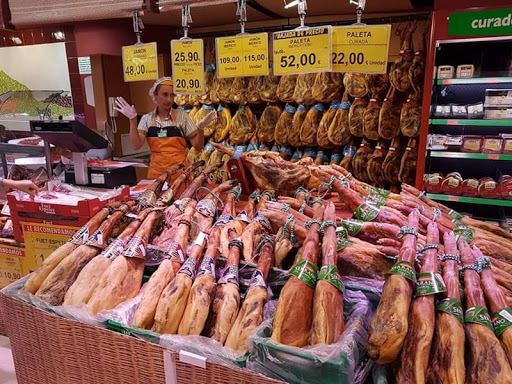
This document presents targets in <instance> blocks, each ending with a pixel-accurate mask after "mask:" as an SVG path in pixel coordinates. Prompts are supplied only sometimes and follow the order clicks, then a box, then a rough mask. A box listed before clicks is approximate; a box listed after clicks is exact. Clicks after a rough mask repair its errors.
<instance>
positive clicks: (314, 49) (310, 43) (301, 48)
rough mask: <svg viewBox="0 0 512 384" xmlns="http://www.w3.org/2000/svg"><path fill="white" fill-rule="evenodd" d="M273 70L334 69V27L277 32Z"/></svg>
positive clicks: (290, 71) (306, 71)
mask: <svg viewBox="0 0 512 384" xmlns="http://www.w3.org/2000/svg"><path fill="white" fill-rule="evenodd" d="M273 41H274V48H273V57H274V74H275V75H292V74H300V73H311V72H330V71H331V27H330V26H326V27H314V28H304V29H295V30H293V31H284V32H274V34H273Z"/></svg>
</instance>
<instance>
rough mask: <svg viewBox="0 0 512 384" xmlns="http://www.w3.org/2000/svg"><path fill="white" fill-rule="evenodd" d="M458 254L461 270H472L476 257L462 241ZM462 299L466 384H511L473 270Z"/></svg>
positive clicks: (466, 273)
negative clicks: (460, 259)
mask: <svg viewBox="0 0 512 384" xmlns="http://www.w3.org/2000/svg"><path fill="white" fill-rule="evenodd" d="M459 250H460V254H461V258H462V264H463V265H464V267H468V266H469V267H471V266H474V265H475V255H474V254H473V252H472V250H471V248H470V247H469V245H468V244H467V243H466V242H465V241H464V240H460V241H459ZM464 295H465V296H466V307H467V308H466V313H465V316H464V320H465V329H466V341H467V349H466V351H467V354H466V362H467V365H466V383H468V384H487V383H493V384H494V383H496V384H505V383H512V370H511V368H510V365H509V362H508V360H507V356H506V355H505V351H504V350H503V348H502V346H501V344H500V342H499V340H498V338H497V337H496V336H495V334H494V329H493V327H492V324H491V318H490V317H489V313H488V312H487V306H486V304H485V299H484V293H483V291H482V288H481V286H480V276H479V275H478V272H476V271H475V270H473V269H468V268H466V269H465V270H464Z"/></svg>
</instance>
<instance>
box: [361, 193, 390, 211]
mask: <svg viewBox="0 0 512 384" xmlns="http://www.w3.org/2000/svg"><path fill="white" fill-rule="evenodd" d="M389 193H390V192H389V191H386V190H384V189H380V188H372V189H370V194H369V195H368V198H367V199H366V201H367V202H368V203H370V204H372V205H375V206H376V207H379V208H380V207H382V206H383V205H386V201H387V199H388V196H389Z"/></svg>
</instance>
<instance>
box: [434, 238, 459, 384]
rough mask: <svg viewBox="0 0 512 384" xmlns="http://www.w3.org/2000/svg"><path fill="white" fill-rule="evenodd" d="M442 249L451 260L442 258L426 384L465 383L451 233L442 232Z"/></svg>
mask: <svg viewBox="0 0 512 384" xmlns="http://www.w3.org/2000/svg"><path fill="white" fill-rule="evenodd" d="M444 248H445V252H446V254H448V257H450V258H449V259H448V258H445V260H444V266H443V279H444V282H445V284H446V289H447V291H446V294H445V295H444V299H443V300H442V301H441V302H440V303H439V305H438V306H437V314H436V326H435V337H434V345H433V346H432V348H433V349H432V351H433V352H432V357H433V361H432V364H431V368H432V369H431V371H430V374H431V375H429V376H430V377H431V379H430V380H429V382H432V383H453V384H464V374H465V368H464V341H465V340H464V316H463V313H462V305H461V300H460V299H461V298H460V289H459V286H460V283H459V268H458V263H457V260H456V259H457V258H458V256H457V254H458V253H457V245H456V242H455V234H454V233H453V232H448V233H445V235H444ZM459 259H460V257H459Z"/></svg>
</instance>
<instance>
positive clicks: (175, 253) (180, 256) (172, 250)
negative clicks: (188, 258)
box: [166, 241, 185, 263]
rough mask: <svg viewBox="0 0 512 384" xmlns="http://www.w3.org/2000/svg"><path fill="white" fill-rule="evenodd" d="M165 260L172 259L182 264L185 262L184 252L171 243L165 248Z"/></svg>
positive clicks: (178, 245) (176, 244) (179, 246)
mask: <svg viewBox="0 0 512 384" xmlns="http://www.w3.org/2000/svg"><path fill="white" fill-rule="evenodd" d="M166 258H167V259H173V258H174V259H175V260H176V259H177V260H179V261H180V263H183V262H184V261H185V252H183V248H181V245H180V244H179V243H177V242H176V241H173V242H172V243H171V244H170V245H169V247H167V252H166Z"/></svg>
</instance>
